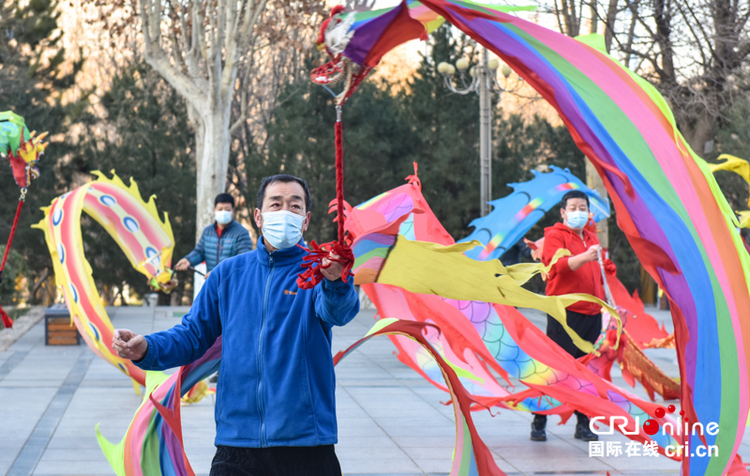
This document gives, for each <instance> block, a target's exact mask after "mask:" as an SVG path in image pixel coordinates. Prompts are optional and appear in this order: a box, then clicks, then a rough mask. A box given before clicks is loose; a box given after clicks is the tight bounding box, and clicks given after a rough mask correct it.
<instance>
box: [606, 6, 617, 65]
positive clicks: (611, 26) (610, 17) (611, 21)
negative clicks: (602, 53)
mask: <svg viewBox="0 0 750 476" xmlns="http://www.w3.org/2000/svg"><path fill="white" fill-rule="evenodd" d="M617 3H618V1H617V0H609V7H608V8H607V20H606V21H607V24H606V25H605V29H604V46H605V47H606V48H607V53H609V52H610V51H612V38H613V37H614V34H615V20H616V19H617Z"/></svg>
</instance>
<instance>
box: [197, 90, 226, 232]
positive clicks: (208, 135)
mask: <svg viewBox="0 0 750 476" xmlns="http://www.w3.org/2000/svg"><path fill="white" fill-rule="evenodd" d="M212 106H214V107H215V109H214V110H212V111H210V114H207V115H205V116H203V117H202V118H201V120H200V122H201V127H200V128H199V130H196V131H195V132H196V135H195V137H196V143H198V142H200V146H199V147H198V149H199V150H200V152H201V155H200V156H196V157H197V158H198V160H197V167H196V168H197V171H198V177H197V189H196V192H197V193H196V198H197V202H196V218H197V220H196V222H197V223H196V224H197V226H196V238H199V237H200V233H201V232H202V231H203V228H205V227H206V226H208V225H210V224H211V223H213V221H214V218H213V214H214V197H216V195H218V194H219V193H222V192H224V191H225V190H226V182H227V170H228V169H229V151H230V145H231V140H232V138H231V135H230V133H229V126H230V116H229V114H230V113H231V102H229V101H228V102H226V103H223V101H217V103H216V104H214V105H212ZM200 133H202V134H200ZM199 134H200V135H199ZM199 137H200V141H199V140H198V138H199Z"/></svg>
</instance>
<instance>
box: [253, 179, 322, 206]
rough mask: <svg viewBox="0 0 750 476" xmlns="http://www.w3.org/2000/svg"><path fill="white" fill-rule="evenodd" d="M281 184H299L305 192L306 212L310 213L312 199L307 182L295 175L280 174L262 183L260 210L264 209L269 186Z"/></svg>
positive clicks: (259, 191) (259, 197)
mask: <svg viewBox="0 0 750 476" xmlns="http://www.w3.org/2000/svg"><path fill="white" fill-rule="evenodd" d="M276 182H281V183H291V182H297V183H298V184H300V185H301V186H302V189H303V190H304V191H305V211H306V212H309V211H310V209H311V208H312V198H311V197H310V187H308V186H307V182H305V181H304V180H302V179H301V178H299V177H295V176H294V175H289V174H278V175H271V176H270V177H266V178H264V179H263V181H262V182H261V183H260V188H259V189H258V203H257V207H258V210H262V209H263V199H264V198H265V196H266V189H267V188H268V186H269V185H271V184H272V183H276Z"/></svg>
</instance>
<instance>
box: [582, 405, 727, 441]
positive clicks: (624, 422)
mask: <svg viewBox="0 0 750 476" xmlns="http://www.w3.org/2000/svg"><path fill="white" fill-rule="evenodd" d="M675 410H676V408H675V406H674V405H669V406H668V407H667V408H666V409H664V408H662V407H658V408H657V409H656V410H655V411H654V416H655V417H656V418H664V416H665V415H666V414H667V413H674V412H675ZM680 416H681V417H683V418H682V419H683V420H684V429H683V428H681V425H679V424H678V425H676V427H675V425H673V424H672V423H670V422H665V423H664V427H663V428H661V430H662V433H663V434H665V435H666V434H668V433H669V434H676V435H681V434H682V435H689V434H693V435H695V434H699V435H703V434H704V432H705V433H707V434H709V435H713V436H715V435H716V434H718V433H719V425H718V424H717V423H713V422H712V423H709V424H708V425H706V426H705V429H704V426H703V424H702V423H700V422H697V423H695V424H693V427H692V429H691V428H689V419H688V417H686V416H685V412H684V411H682V410H680ZM633 419H634V420H635V428H634V429H633V430H631V431H628V429H627V427H628V426H629V424H628V418H627V417H625V416H619V415H617V416H610V417H609V425H607V426H608V427H609V428H608V429H606V430H600V429H598V428H596V426H595V425H594V424H595V423H598V422H602V423H605V421H606V419H605V417H601V416H596V417H593V418H591V421H590V423H589V428H590V429H591V431H592V432H593V433H595V434H597V435H612V434H614V430H615V428H617V429H618V430H619V431H620V432H621V433H622V434H624V435H637V434H638V433H639V430H638V427H639V426H640V420H639V418H638V417H637V416H636V417H634V418H633ZM659 428H660V427H659V423H658V422H657V421H656V420H654V419H648V420H646V421H645V422H644V423H643V431H644V432H645V433H646V434H648V435H649V436H653V435H655V434H656V433H657V432H658V431H659ZM668 429H669V430H668Z"/></svg>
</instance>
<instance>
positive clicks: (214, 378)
mask: <svg viewBox="0 0 750 476" xmlns="http://www.w3.org/2000/svg"><path fill="white" fill-rule="evenodd" d="M218 381H219V372H216V373H215V374H213V375H212V376H210V377H208V383H217V382H218Z"/></svg>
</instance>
